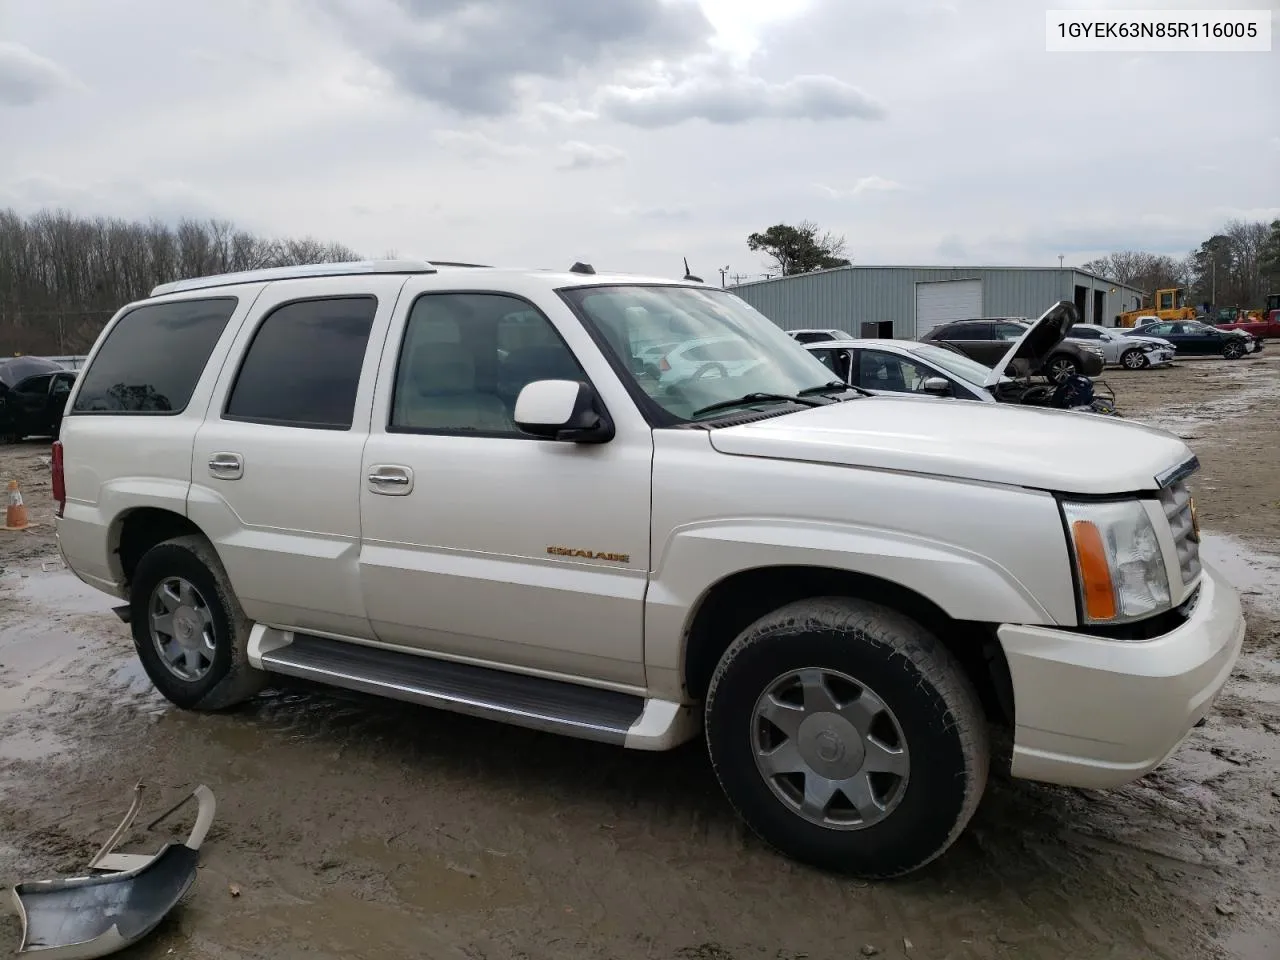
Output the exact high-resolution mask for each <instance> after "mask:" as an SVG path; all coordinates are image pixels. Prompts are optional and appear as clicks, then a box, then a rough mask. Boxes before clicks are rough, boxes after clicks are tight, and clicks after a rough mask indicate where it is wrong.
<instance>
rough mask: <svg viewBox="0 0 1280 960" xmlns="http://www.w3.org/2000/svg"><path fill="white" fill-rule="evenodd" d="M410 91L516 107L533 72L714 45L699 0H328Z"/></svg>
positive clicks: (488, 106)
mask: <svg viewBox="0 0 1280 960" xmlns="http://www.w3.org/2000/svg"><path fill="white" fill-rule="evenodd" d="M320 2H321V3H322V5H323V6H324V7H325V8H326V9H327V10H328V11H329V12H330V14H331V15H333V16H334V17H335V18H336V19H337V21H338V22H339V23H340V24H341V26H342V27H343V33H344V36H345V37H346V38H347V39H348V40H349V41H350V42H352V43H354V44H355V45H356V46H357V47H358V48H359V49H361V50H362V51H363V52H364V54H365V55H366V56H368V57H369V58H370V59H371V60H373V61H374V62H376V63H377V64H378V65H379V66H381V67H382V68H383V69H384V70H386V71H387V73H389V74H390V75H391V76H392V77H393V78H394V79H395V80H396V82H397V83H398V84H399V86H400V87H401V88H402V89H403V90H405V91H406V92H408V93H409V94H411V95H413V96H415V97H419V98H422V99H424V100H429V101H432V102H434V103H438V104H441V105H444V106H447V107H450V108H452V109H453V110H455V111H457V112H458V113H461V114H464V115H479V116H487V117H498V116H503V115H506V114H509V113H512V112H514V111H515V109H516V107H517V106H518V104H519V102H520V100H521V96H520V93H521V91H520V85H521V82H522V81H525V80H528V79H542V80H568V79H571V78H572V77H573V76H574V75H575V74H576V73H577V72H578V71H580V70H583V69H587V68H594V67H598V66H601V65H607V66H609V67H615V66H619V65H623V64H627V63H634V62H643V61H644V60H646V59H653V58H665V57H671V56H679V55H682V54H687V53H691V52H693V51H695V50H699V49H702V48H704V47H705V46H706V45H707V43H708V42H709V40H710V39H711V36H712V29H711V24H710V22H709V21H708V20H707V18H706V16H705V15H704V14H703V13H702V10H701V8H700V7H699V6H698V5H697V3H695V2H693V0H607V2H605V0H600V2H589V3H583V2H581V0H320Z"/></svg>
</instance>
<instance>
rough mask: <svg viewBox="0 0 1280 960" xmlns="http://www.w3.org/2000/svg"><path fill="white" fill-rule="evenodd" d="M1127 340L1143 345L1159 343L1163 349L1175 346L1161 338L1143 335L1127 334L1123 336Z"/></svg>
mask: <svg viewBox="0 0 1280 960" xmlns="http://www.w3.org/2000/svg"><path fill="white" fill-rule="evenodd" d="M1123 336H1124V339H1125V340H1138V341H1141V342H1142V343H1158V344H1160V346H1162V347H1172V346H1173V344H1172V343H1170V342H1169V341H1168V340H1165V339H1163V338H1161V337H1148V336H1147V335H1146V334H1142V333H1126V334H1124V335H1123Z"/></svg>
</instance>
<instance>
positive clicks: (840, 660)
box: [705, 597, 990, 879]
mask: <svg viewBox="0 0 1280 960" xmlns="http://www.w3.org/2000/svg"><path fill="white" fill-rule="evenodd" d="M803 669H819V670H828V671H838V672H840V673H843V674H845V675H846V676H847V677H852V678H856V679H857V680H858V681H859V682H860V683H861V684H863V685H864V686H865V688H866V689H868V690H870V691H872V692H873V693H874V694H875V696H877V697H878V698H879V699H880V700H881V701H882V702H883V704H884V705H885V706H887V707H888V708H889V709H890V710H891V711H892V713H893V714H894V719H895V720H896V722H897V725H898V727H899V728H900V731H901V734H902V737H903V741H904V745H905V747H906V748H907V754H906V755H907V758H908V762H909V771H908V773H907V776H906V779H905V784H904V785H903V786H902V789H901V792H900V794H898V798H897V800H896V806H891V807H890V805H889V804H888V803H886V804H884V806H885V807H886V808H888V813H887V814H886V815H883V819H880V820H879V821H878V822H875V823H873V824H871V825H869V826H863V827H860V828H859V827H854V828H848V829H836V828H831V827H827V826H823V825H820V824H818V823H815V822H813V821H811V820H809V819H806V818H805V817H804V816H802V815H801V814H800V813H799V812H798V811H796V810H795V809H794V808H793V807H792V806H789V805H788V804H787V803H785V802H784V800H783V799H780V798H779V796H778V795H777V794H776V793H775V791H774V787H772V786H771V785H770V782H769V781H768V780H766V778H765V776H764V775H763V774H762V773H761V772H760V771H759V769H758V768H757V764H756V750H757V747H756V746H755V744H756V742H757V741H756V737H757V736H758V732H757V731H758V729H763V727H758V725H759V724H760V723H761V721H759V720H758V719H757V715H756V704H757V700H758V699H759V698H761V697H762V695H763V693H764V691H766V690H768V689H769V688H770V686H771V685H772V683H773V682H774V681H775V679H776V678H778V677H779V676H780V675H783V674H786V673H787V672H788V671H796V670H803ZM705 715H706V716H705V719H706V737H707V745H708V748H709V751H710V754H711V762H712V765H713V766H714V768H715V771H716V776H717V777H718V778H719V780H720V785H721V787H722V788H723V789H724V792H725V794H726V795H727V796H728V798H729V801H730V803H732V804H733V806H734V808H735V809H736V810H737V811H738V813H739V815H740V816H741V817H742V819H743V820H744V821H746V823H747V825H748V826H749V827H750V828H751V829H752V830H753V831H754V832H755V833H756V834H757V835H759V836H760V837H761V838H762V839H763V840H764V841H765V842H767V843H768V844H770V845H771V846H773V847H774V848H776V849H777V850H779V851H780V852H782V853H783V854H785V855H786V856H789V857H791V858H793V859H795V860H798V861H800V862H803V863H807V864H810V865H812V866H816V867H819V868H821V869H826V870H832V871H836V872H839V873H844V874H851V875H854V876H859V877H864V878H867V879H884V878H888V877H894V876H900V875H902V874H905V873H910V872H911V871H913V870H917V869H919V868H920V867H922V866H924V865H925V864H927V863H929V862H930V861H931V860H933V859H934V858H936V857H938V856H940V855H941V854H942V853H943V852H944V851H945V850H946V849H947V848H948V847H949V846H950V845H951V844H952V843H953V842H954V841H955V839H956V838H957V837H958V836H959V835H960V833H961V832H962V831H963V830H964V828H965V826H966V825H967V824H968V822H969V819H970V818H971V817H972V816H973V813H974V811H975V810H976V809H977V807H978V802H979V800H980V799H981V797H982V793H983V790H984V789H985V787H986V781H987V772H988V768H989V766H990V746H989V742H988V732H987V726H986V721H985V717H984V714H983V711H982V708H981V705H980V703H979V700H978V697H977V694H976V693H975V691H974V689H973V686H972V685H971V684H970V683H969V681H968V679H967V677H966V676H965V675H964V673H963V671H962V670H961V668H960V666H959V664H958V663H957V662H956V661H955V659H954V658H953V657H952V656H951V654H950V653H949V652H948V651H947V650H946V648H945V647H943V646H942V644H941V643H940V642H939V641H938V640H937V639H936V638H935V637H934V636H933V635H932V634H930V633H929V632H928V631H926V630H925V629H924V628H923V627H921V626H920V625H919V624H917V623H916V622H915V621H913V620H911V619H909V618H908V617H906V616H904V615H902V614H900V613H898V612H897V611H895V610H892V609H889V608H887V607H883V606H879V605H877V604H874V603H868V602H865V601H862V600H854V599H850V598H845V597H826V598H820V599H813V600H802V601H798V602H796V603H792V604H789V605H787V606H785V607H782V608H781V609H779V610H776V611H774V612H773V613H770V614H767V615H765V616H764V617H762V618H760V619H759V620H757V621H756V622H755V623H754V624H752V625H751V626H750V627H748V628H747V629H746V630H745V631H743V633H742V634H741V635H740V636H739V637H738V638H737V640H735V641H734V642H733V644H731V645H730V647H729V649H728V650H727V651H725V654H724V656H723V657H722V658H721V660H720V663H719V666H718V667H717V668H716V671H715V674H714V676H713V677H712V680H711V686H710V689H709V691H708V693H707V701H706V706H705ZM820 716H823V717H830V716H833V714H829V713H827V714H820ZM798 736H799V735H797V743H799V739H798ZM818 736H819V737H821V736H825V734H819V735H818ZM864 746H865V744H864ZM841 753H842V756H843V751H842V752H841ZM858 772H859V774H861V772H862V771H861V769H860V770H859V771H858ZM824 809H826V808H824Z"/></svg>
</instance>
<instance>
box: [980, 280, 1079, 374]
mask: <svg viewBox="0 0 1280 960" xmlns="http://www.w3.org/2000/svg"><path fill="white" fill-rule="evenodd" d="M1079 320H1080V311H1079V310H1077V309H1076V305H1075V304H1074V303H1072V302H1071V301H1070V300H1059V301H1058V302H1057V303H1055V304H1054V305H1053V306H1052V307H1050V308H1049V309H1048V310H1046V311H1045V312H1044V313H1042V314H1040V317H1039V319H1037V320H1036V321H1035V322H1034V323H1032V324H1031V326H1029V327H1027V332H1026V333H1024V334H1023V335H1022V336H1021V337H1019V338H1018V339H1017V340H1015V341H1013V344H1012V346H1010V347H1009V352H1008V353H1006V354H1005V355H1004V357H1003V358H1002V359H1001V360H1000V362H999V363H997V364H996V365H995V366H994V367H992V369H991V374H990V375H989V376H988V377H987V379H986V381H985V382H984V383H983V384H982V385H983V386H984V387H994V386H995V385H996V384H997V383H999V382H1000V378H1001V377H1003V376H1004V375H1005V373H1004V372H1005V371H1006V370H1008V369H1009V364H1011V363H1013V362H1014V361H1015V360H1022V361H1025V363H1026V364H1027V369H1029V370H1036V369H1039V367H1040V364H1041V363H1042V362H1043V361H1044V358H1045V357H1047V356H1048V355H1049V354H1050V352H1051V351H1052V350H1053V348H1054V347H1056V346H1057V345H1058V344H1060V343H1061V342H1062V341H1063V340H1065V339H1066V336H1067V334H1068V333H1069V332H1070V330H1071V328H1072V327H1074V326H1075V325H1076V324H1077V323H1078V322H1079Z"/></svg>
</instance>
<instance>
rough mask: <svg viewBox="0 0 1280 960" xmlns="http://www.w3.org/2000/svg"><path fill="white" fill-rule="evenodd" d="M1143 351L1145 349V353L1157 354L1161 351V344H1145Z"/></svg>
mask: <svg viewBox="0 0 1280 960" xmlns="http://www.w3.org/2000/svg"><path fill="white" fill-rule="evenodd" d="M1142 349H1143V351H1144V352H1146V353H1155V352H1156V351H1157V350H1159V349H1160V344H1158V343H1144V344H1143V345H1142Z"/></svg>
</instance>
